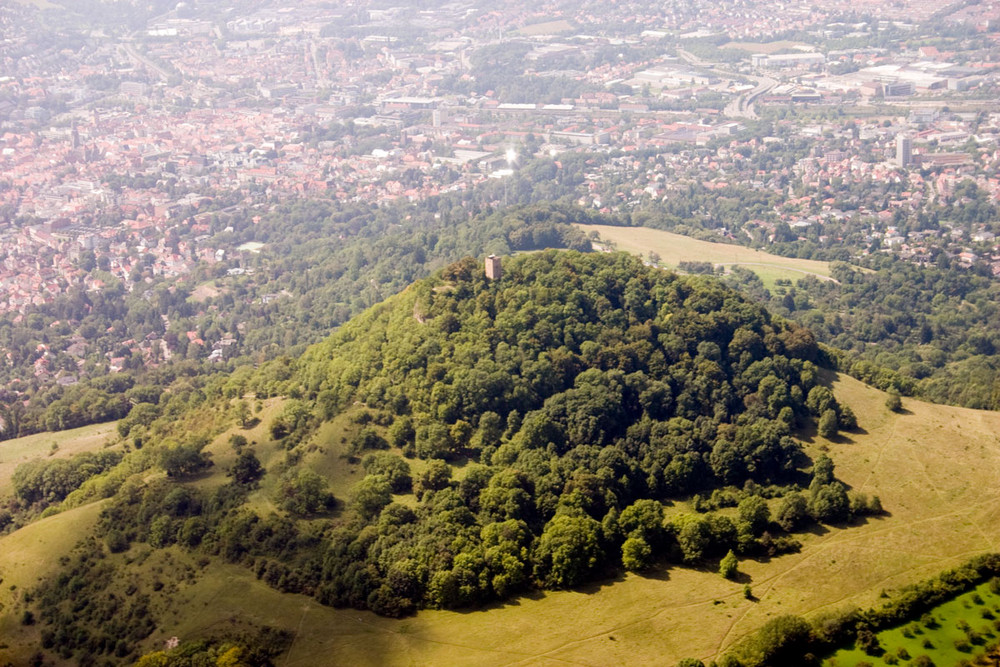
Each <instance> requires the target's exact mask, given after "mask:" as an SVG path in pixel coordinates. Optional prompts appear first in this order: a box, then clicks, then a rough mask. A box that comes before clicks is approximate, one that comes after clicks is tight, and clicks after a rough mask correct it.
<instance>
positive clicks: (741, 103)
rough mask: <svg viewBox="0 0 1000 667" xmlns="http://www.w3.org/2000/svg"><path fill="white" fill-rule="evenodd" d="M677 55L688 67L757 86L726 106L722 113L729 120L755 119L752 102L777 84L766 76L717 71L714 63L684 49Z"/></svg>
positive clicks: (755, 113) (755, 114)
mask: <svg viewBox="0 0 1000 667" xmlns="http://www.w3.org/2000/svg"><path fill="white" fill-rule="evenodd" d="M677 55H679V56H680V57H681V58H682V59H683V60H684V61H685V62H687V63H688V64H689V65H694V66H696V67H701V68H703V69H707V70H709V71H711V72H715V73H716V74H719V75H720V76H727V77H734V76H739V77H744V78H747V79H752V80H753V81H754V82H755V83H756V84H757V85H756V87H754V89H753V90H751V91H750V92H748V93H744V94H742V95H740V96H739V97H737V98H736V99H734V100H733V101H732V102H730V103H729V104H727V105H726V108H725V109H724V110H723V113H724V114H725V115H726V116H728V117H730V118H757V112H756V111H755V110H754V102H755V101H756V100H757V98H758V97H760V96H761V95H763V94H764V93H766V92H768V91H769V90H771V89H772V88H774V87H775V86H776V85H778V82H777V81H776V80H775V79H772V78H770V77H767V76H755V75H753V74H737V73H735V72H729V71H727V70H723V69H719V68H718V67H716V66H715V64H714V63H710V62H708V61H707V60H702V59H701V58H699V57H698V56H696V55H694V54H693V53H691V52H689V51H685V50H684V49H677Z"/></svg>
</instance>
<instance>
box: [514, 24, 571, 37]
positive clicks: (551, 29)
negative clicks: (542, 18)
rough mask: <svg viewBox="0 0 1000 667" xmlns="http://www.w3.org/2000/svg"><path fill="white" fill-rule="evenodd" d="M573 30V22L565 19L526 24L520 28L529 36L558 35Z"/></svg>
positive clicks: (521, 31)
mask: <svg viewBox="0 0 1000 667" xmlns="http://www.w3.org/2000/svg"><path fill="white" fill-rule="evenodd" d="M572 31H573V24H572V23H570V22H569V21H564V20H558V21H546V22H544V23H534V24H532V25H526V26H524V27H523V28H521V29H520V30H518V32H519V33H521V34H522V35H527V36H529V37H535V36H538V35H558V34H560V33H564V32H572Z"/></svg>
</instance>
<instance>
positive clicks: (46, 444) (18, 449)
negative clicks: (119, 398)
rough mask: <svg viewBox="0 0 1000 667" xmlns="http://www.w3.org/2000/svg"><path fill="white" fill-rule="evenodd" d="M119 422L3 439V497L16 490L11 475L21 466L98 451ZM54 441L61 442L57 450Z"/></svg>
mask: <svg viewBox="0 0 1000 667" xmlns="http://www.w3.org/2000/svg"><path fill="white" fill-rule="evenodd" d="M117 423H118V422H106V423H104V424H91V425H90V426H83V427H81V428H74V429H70V430H68V431H57V432H55V433H36V434H35V435H28V436H25V437H23V438H17V439H15V440H4V441H2V442H0V496H5V495H8V494H10V493H11V492H12V491H13V489H12V487H11V484H10V478H11V475H13V474H14V471H15V470H16V469H17V466H19V465H21V464H22V463H27V462H28V461H32V460H35V459H48V458H54V459H65V458H70V457H72V456H75V455H77V454H80V453H82V452H92V451H97V450H99V449H101V448H102V447H103V446H104V445H105V443H107V441H108V440H109V439H110V438H111V437H112V436H113V435H115V433H116V431H115V425H116V424H117ZM53 443H55V444H56V445H58V448H57V449H56V450H55V451H54V453H53V450H52V445H53ZM50 455H51V456H50Z"/></svg>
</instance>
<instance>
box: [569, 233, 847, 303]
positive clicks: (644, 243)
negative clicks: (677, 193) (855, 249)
mask: <svg viewBox="0 0 1000 667" xmlns="http://www.w3.org/2000/svg"><path fill="white" fill-rule="evenodd" d="M577 227H578V228H579V229H580V230H582V231H583V232H585V233H587V234H589V233H590V232H597V233H598V234H600V237H601V239H604V240H608V241H612V242H613V243H614V244H615V246H616V247H617V248H618V250H624V251H625V252H630V253H632V254H635V255H639V256H641V257H642V258H643V259H649V253H650V252H655V253H656V254H658V255H659V256H660V265H661V266H664V267H667V268H672V269H676V268H677V267H678V265H679V264H680V263H681V262H711V263H712V264H716V265H722V266H724V267H726V268H727V269H729V268H732V267H733V266H742V267H745V268H747V269H750V270H751V271H753V272H754V273H756V274H757V275H758V276H760V278H761V280H763V281H764V284H765V285H766V286H767V287H768V288H771V287H773V286H774V281H775V279H777V278H787V279H790V280H792V281H795V280H798V279H799V278H803V277H805V276H807V275H813V276H816V277H818V278H821V279H831V278H830V264H829V262H820V261H817V260H812V259H798V258H795V257H782V256H780V255H772V254H770V253H766V252H762V251H760V250H754V249H753V248H747V247H745V246H741V245H732V244H728V243H712V242H711V241H701V240H699V239H693V238H691V237H690V236H684V235H682V234H674V233H672V232H664V231H661V230H659V229H650V228H648V227H615V226H611V225H577Z"/></svg>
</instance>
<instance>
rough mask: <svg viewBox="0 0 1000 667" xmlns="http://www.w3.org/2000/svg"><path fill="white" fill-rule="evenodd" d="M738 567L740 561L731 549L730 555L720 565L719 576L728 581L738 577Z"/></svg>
mask: <svg viewBox="0 0 1000 667" xmlns="http://www.w3.org/2000/svg"><path fill="white" fill-rule="evenodd" d="M738 567H739V561H738V560H737V559H736V554H734V553H733V550H732V549H730V550H729V553H727V554H726V555H725V557H724V558H723V559H722V562H720V563H719V574H721V575H722V576H723V577H725V578H726V579H732V578H733V577H735V576H736V569H737V568H738Z"/></svg>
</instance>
